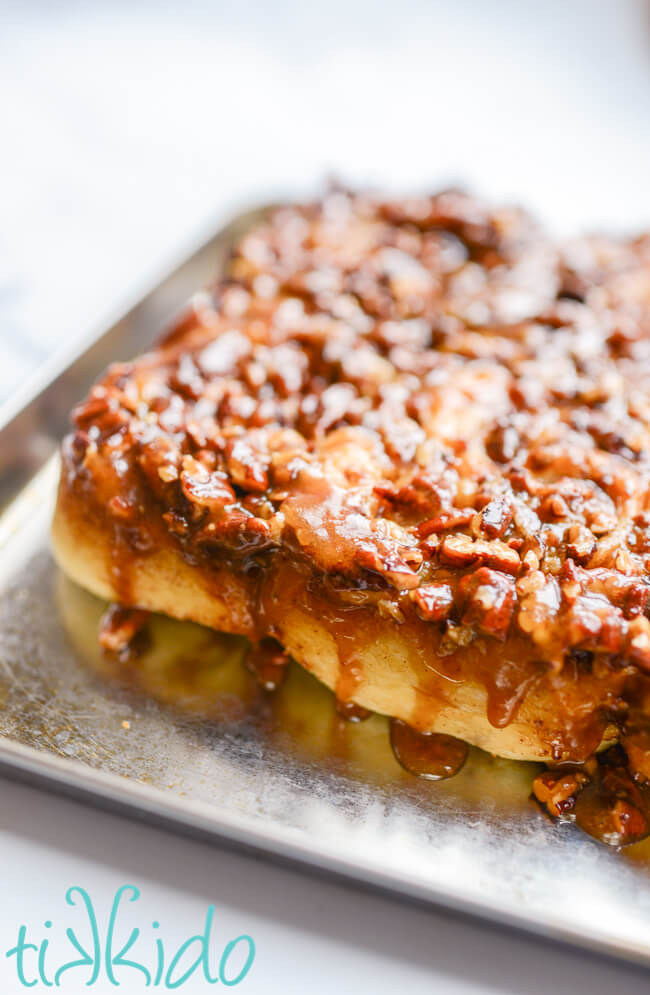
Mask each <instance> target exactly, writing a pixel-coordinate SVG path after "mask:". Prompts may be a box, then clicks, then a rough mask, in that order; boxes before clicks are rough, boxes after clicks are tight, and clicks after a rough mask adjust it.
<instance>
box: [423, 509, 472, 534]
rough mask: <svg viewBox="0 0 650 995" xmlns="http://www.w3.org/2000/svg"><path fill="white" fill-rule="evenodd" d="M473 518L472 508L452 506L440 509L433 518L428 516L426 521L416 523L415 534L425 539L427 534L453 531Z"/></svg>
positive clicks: (467, 523)
mask: <svg viewBox="0 0 650 995" xmlns="http://www.w3.org/2000/svg"><path fill="white" fill-rule="evenodd" d="M473 518H474V510H473V509H472V508H466V509H455V508H454V509H452V510H450V511H442V512H440V514H439V515H436V516H435V518H430V519H429V520H428V521H426V522H422V524H421V525H418V527H417V535H418V536H419V538H420V539H426V538H427V536H430V535H432V534H433V533H440V532H453V531H454V530H455V529H462V528H464V526H466V525H469V523H470V522H471V521H472V519H473Z"/></svg>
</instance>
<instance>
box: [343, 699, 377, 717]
mask: <svg viewBox="0 0 650 995" xmlns="http://www.w3.org/2000/svg"><path fill="white" fill-rule="evenodd" d="M335 701H336V711H337V714H338V715H340V716H341V718H342V719H345V721H346V722H355V723H356V722H365V721H366V719H369V718H370V716H371V715H372V712H371V711H370V710H369V709H367V708H362V707H361V705H357V704H356V703H355V702H354V701H341V700H340V699H339V698H336V699H335Z"/></svg>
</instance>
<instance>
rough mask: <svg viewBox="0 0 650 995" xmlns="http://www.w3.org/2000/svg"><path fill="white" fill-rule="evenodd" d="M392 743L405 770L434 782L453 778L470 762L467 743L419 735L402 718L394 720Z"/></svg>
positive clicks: (431, 734) (439, 735)
mask: <svg viewBox="0 0 650 995" xmlns="http://www.w3.org/2000/svg"><path fill="white" fill-rule="evenodd" d="M390 744H391V746H392V748H393V753H394V754H395V757H396V759H397V761H398V762H399V763H400V764H401V765H402V767H404V769H405V770H407V771H408V772H409V773H410V774H417V776H418V777H425V778H427V779H429V780H431V781H440V780H442V779H443V778H447V777H453V776H454V774H457V773H458V771H459V770H460V769H461V767H462V766H463V764H464V763H465V760H466V759H467V751H468V747H467V743H464V742H463V741H462V740H460V739H455V738H454V737H453V736H444V735H442V734H440V733H431V732H430V733H422V732H417V731H416V730H415V729H413V728H411V726H409V725H407V724H406V722H402V721H401V720H400V719H391V723H390Z"/></svg>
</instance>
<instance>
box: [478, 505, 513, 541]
mask: <svg viewBox="0 0 650 995" xmlns="http://www.w3.org/2000/svg"><path fill="white" fill-rule="evenodd" d="M479 521H480V529H481V531H482V532H483V533H484V534H485V535H486V536H487V537H488V539H500V538H501V537H502V536H503V534H504V533H505V531H506V529H507V528H508V526H509V525H510V522H511V521H512V508H511V507H510V506H509V504H507V502H506V501H504V500H503V499H502V498H493V499H492V501H490V502H489V503H488V504H486V505H485V507H484V508H483V511H482V512H481V513H480V516H479Z"/></svg>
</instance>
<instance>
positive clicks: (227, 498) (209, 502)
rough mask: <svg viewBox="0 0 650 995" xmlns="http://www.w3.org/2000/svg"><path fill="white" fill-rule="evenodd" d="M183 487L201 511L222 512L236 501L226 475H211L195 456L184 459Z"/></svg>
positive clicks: (189, 498)
mask: <svg viewBox="0 0 650 995" xmlns="http://www.w3.org/2000/svg"><path fill="white" fill-rule="evenodd" d="M181 487H182V488H183V494H184V495H185V497H186V498H187V500H188V501H189V502H190V504H192V505H195V506H196V507H197V508H199V509H200V510H201V511H210V512H213V511H217V512H220V511H222V510H223V508H224V507H225V505H228V504H231V503H233V502H234V501H235V492H234V491H233V489H232V487H231V486H230V485H229V484H228V478H227V477H226V475H225V474H223V473H219V472H218V471H217V472H213V473H211V472H210V471H209V470H207V469H206V468H205V467H204V466H203V465H202V464H201V463H198V462H197V461H196V460H195V459H194V457H193V456H184V457H183V471H182V473H181Z"/></svg>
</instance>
